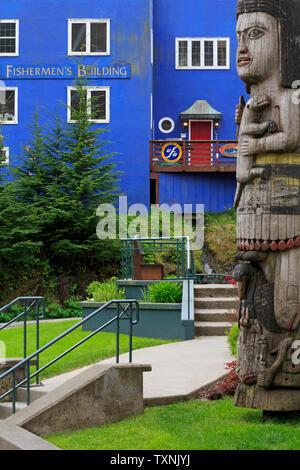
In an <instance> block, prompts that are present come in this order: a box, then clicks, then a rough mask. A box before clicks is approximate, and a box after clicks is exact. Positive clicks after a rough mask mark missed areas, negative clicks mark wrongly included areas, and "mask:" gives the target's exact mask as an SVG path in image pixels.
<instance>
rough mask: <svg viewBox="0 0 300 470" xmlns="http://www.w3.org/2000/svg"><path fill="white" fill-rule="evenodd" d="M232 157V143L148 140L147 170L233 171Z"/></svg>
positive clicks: (233, 151)
mask: <svg viewBox="0 0 300 470" xmlns="http://www.w3.org/2000/svg"><path fill="white" fill-rule="evenodd" d="M172 146H173V147H174V149H175V152H173V156H172V155H170V154H172ZM176 147H177V149H178V150H177V151H176ZM179 148H180V149H181V152H180V150H179ZM170 150H171V152H170ZM236 154H237V141H236V140H177V141H172V139H170V141H167V140H151V141H150V171H151V172H156V173H160V172H170V173H173V172H210V171H212V172H213V171H220V172H235V170H236ZM180 155H181V156H180ZM169 156H170V158H168V157H169ZM179 157H180V158H179ZM172 158H173V161H172Z"/></svg>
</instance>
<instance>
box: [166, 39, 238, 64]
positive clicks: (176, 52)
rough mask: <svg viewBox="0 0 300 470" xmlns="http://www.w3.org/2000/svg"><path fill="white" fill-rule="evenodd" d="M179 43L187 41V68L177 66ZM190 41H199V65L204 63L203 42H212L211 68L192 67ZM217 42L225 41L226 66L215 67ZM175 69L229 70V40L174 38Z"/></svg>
mask: <svg viewBox="0 0 300 470" xmlns="http://www.w3.org/2000/svg"><path fill="white" fill-rule="evenodd" d="M179 41H187V43H188V51H187V55H188V57H187V59H188V63H187V66H184V67H183V66H179ZM192 41H200V47H201V52H200V54H201V63H202V64H203V63H204V41H213V42H214V65H213V66H204V65H200V66H193V65H192ZM218 41H226V63H227V65H226V66H219V65H217V60H218V54H217V44H218ZM175 69H176V70H229V69H230V38H228V37H226V38H204V37H203V38H175Z"/></svg>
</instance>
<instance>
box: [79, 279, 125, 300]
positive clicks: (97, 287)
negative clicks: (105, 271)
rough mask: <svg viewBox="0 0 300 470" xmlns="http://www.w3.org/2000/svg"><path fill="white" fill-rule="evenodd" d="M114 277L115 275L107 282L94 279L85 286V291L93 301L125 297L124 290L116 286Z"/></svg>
mask: <svg viewBox="0 0 300 470" xmlns="http://www.w3.org/2000/svg"><path fill="white" fill-rule="evenodd" d="M116 279H117V278H116V277H112V278H111V279H110V280H109V281H107V282H99V281H94V282H92V283H91V284H90V285H89V286H88V287H87V289H86V291H87V293H88V295H89V296H91V297H92V298H93V299H94V301H95V302H109V301H110V300H118V299H125V290H122V289H119V288H118V286H117V284H116Z"/></svg>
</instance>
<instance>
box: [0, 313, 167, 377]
mask: <svg viewBox="0 0 300 470" xmlns="http://www.w3.org/2000/svg"><path fill="white" fill-rule="evenodd" d="M76 323H78V321H76V320H67V321H62V322H53V323H43V324H40V347H42V346H43V345H45V344H47V343H48V342H49V341H51V340H52V339H54V338H56V337H57V336H58V335H60V334H61V333H63V332H64V331H66V330H67V329H68V328H70V327H71V326H73V325H75V324H76ZM89 334H90V332H87V331H82V329H81V327H79V328H78V329H77V330H75V331H73V332H72V333H71V334H69V335H68V336H66V337H65V338H63V339H62V340H60V341H59V342H58V343H56V344H55V345H54V346H52V347H51V348H49V349H47V350H46V351H44V352H43V353H42V354H41V355H40V366H43V365H44V364H47V363H48V362H49V361H50V360H51V359H54V358H55V357H56V356H58V355H59V354H61V353H62V352H63V351H65V350H66V349H68V348H69V347H71V346H73V345H74V344H75V343H77V342H78V341H80V340H81V339H83V338H85V337H86V336H88V335H89ZM0 340H1V341H3V342H4V343H5V347H6V357H20V358H21V357H23V328H11V329H8V330H4V331H1V332H0ZM35 341H36V340H35V325H28V326H27V345H28V346H27V348H28V349H27V355H29V354H30V353H32V352H34V351H35V350H36V343H35ZM171 342H173V341H171V340H160V339H151V338H138V337H133V349H140V348H146V347H150V346H157V345H160V344H165V343H171ZM128 350H129V339H128V336H127V335H120V353H121V354H122V353H125V352H127V351H128ZM115 354H116V334H115V333H104V332H102V333H98V334H96V335H95V336H93V337H92V338H90V339H89V340H88V341H86V342H85V343H84V344H82V345H80V346H79V347H78V348H76V349H75V350H74V351H72V352H71V353H69V354H67V355H66V356H65V357H63V358H62V359H60V360H59V361H57V362H56V363H54V364H53V365H52V366H50V367H49V368H48V369H46V370H45V371H44V372H42V374H41V377H42V378H44V379H45V378H49V377H52V376H54V375H58V374H63V373H65V372H68V371H70V370H73V369H77V368H79V367H82V366H86V365H89V364H93V363H95V362H98V361H101V360H103V359H107V358H109V357H113V356H114V355H115ZM133 357H134V356H133Z"/></svg>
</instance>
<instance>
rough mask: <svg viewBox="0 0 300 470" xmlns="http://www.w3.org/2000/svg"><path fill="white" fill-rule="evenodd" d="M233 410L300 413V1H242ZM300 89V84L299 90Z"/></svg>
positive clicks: (239, 5) (239, 10) (239, 9)
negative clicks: (237, 381) (245, 94)
mask: <svg viewBox="0 0 300 470" xmlns="http://www.w3.org/2000/svg"><path fill="white" fill-rule="evenodd" d="M236 33H237V39H238V51H237V71H238V74H239V77H240V78H241V79H242V80H243V81H244V82H245V84H246V90H247V92H248V93H250V99H249V101H248V102H247V103H246V104H242V102H240V105H238V107H237V112H236V122H237V124H239V131H238V163H237V191H236V197H235V206H236V208H237V243H238V248H239V252H238V253H237V255H236V257H235V259H236V260H237V261H238V263H239V264H238V265H237V266H236V268H235V270H234V278H235V280H236V281H237V283H238V291H239V296H240V312H239V326H240V332H239V343H238V363H237V373H238V375H239V377H240V379H241V383H240V385H239V387H238V389H237V392H236V396H235V404H236V405H237V406H244V407H249V408H258V409H262V410H265V411H289V410H290V411H292V410H293V411H294V410H300V104H299V100H297V99H295V94H297V93H298V92H297V91H296V90H295V82H296V81H298V80H300V0H238V3H237V27H236ZM299 83H300V82H299Z"/></svg>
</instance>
